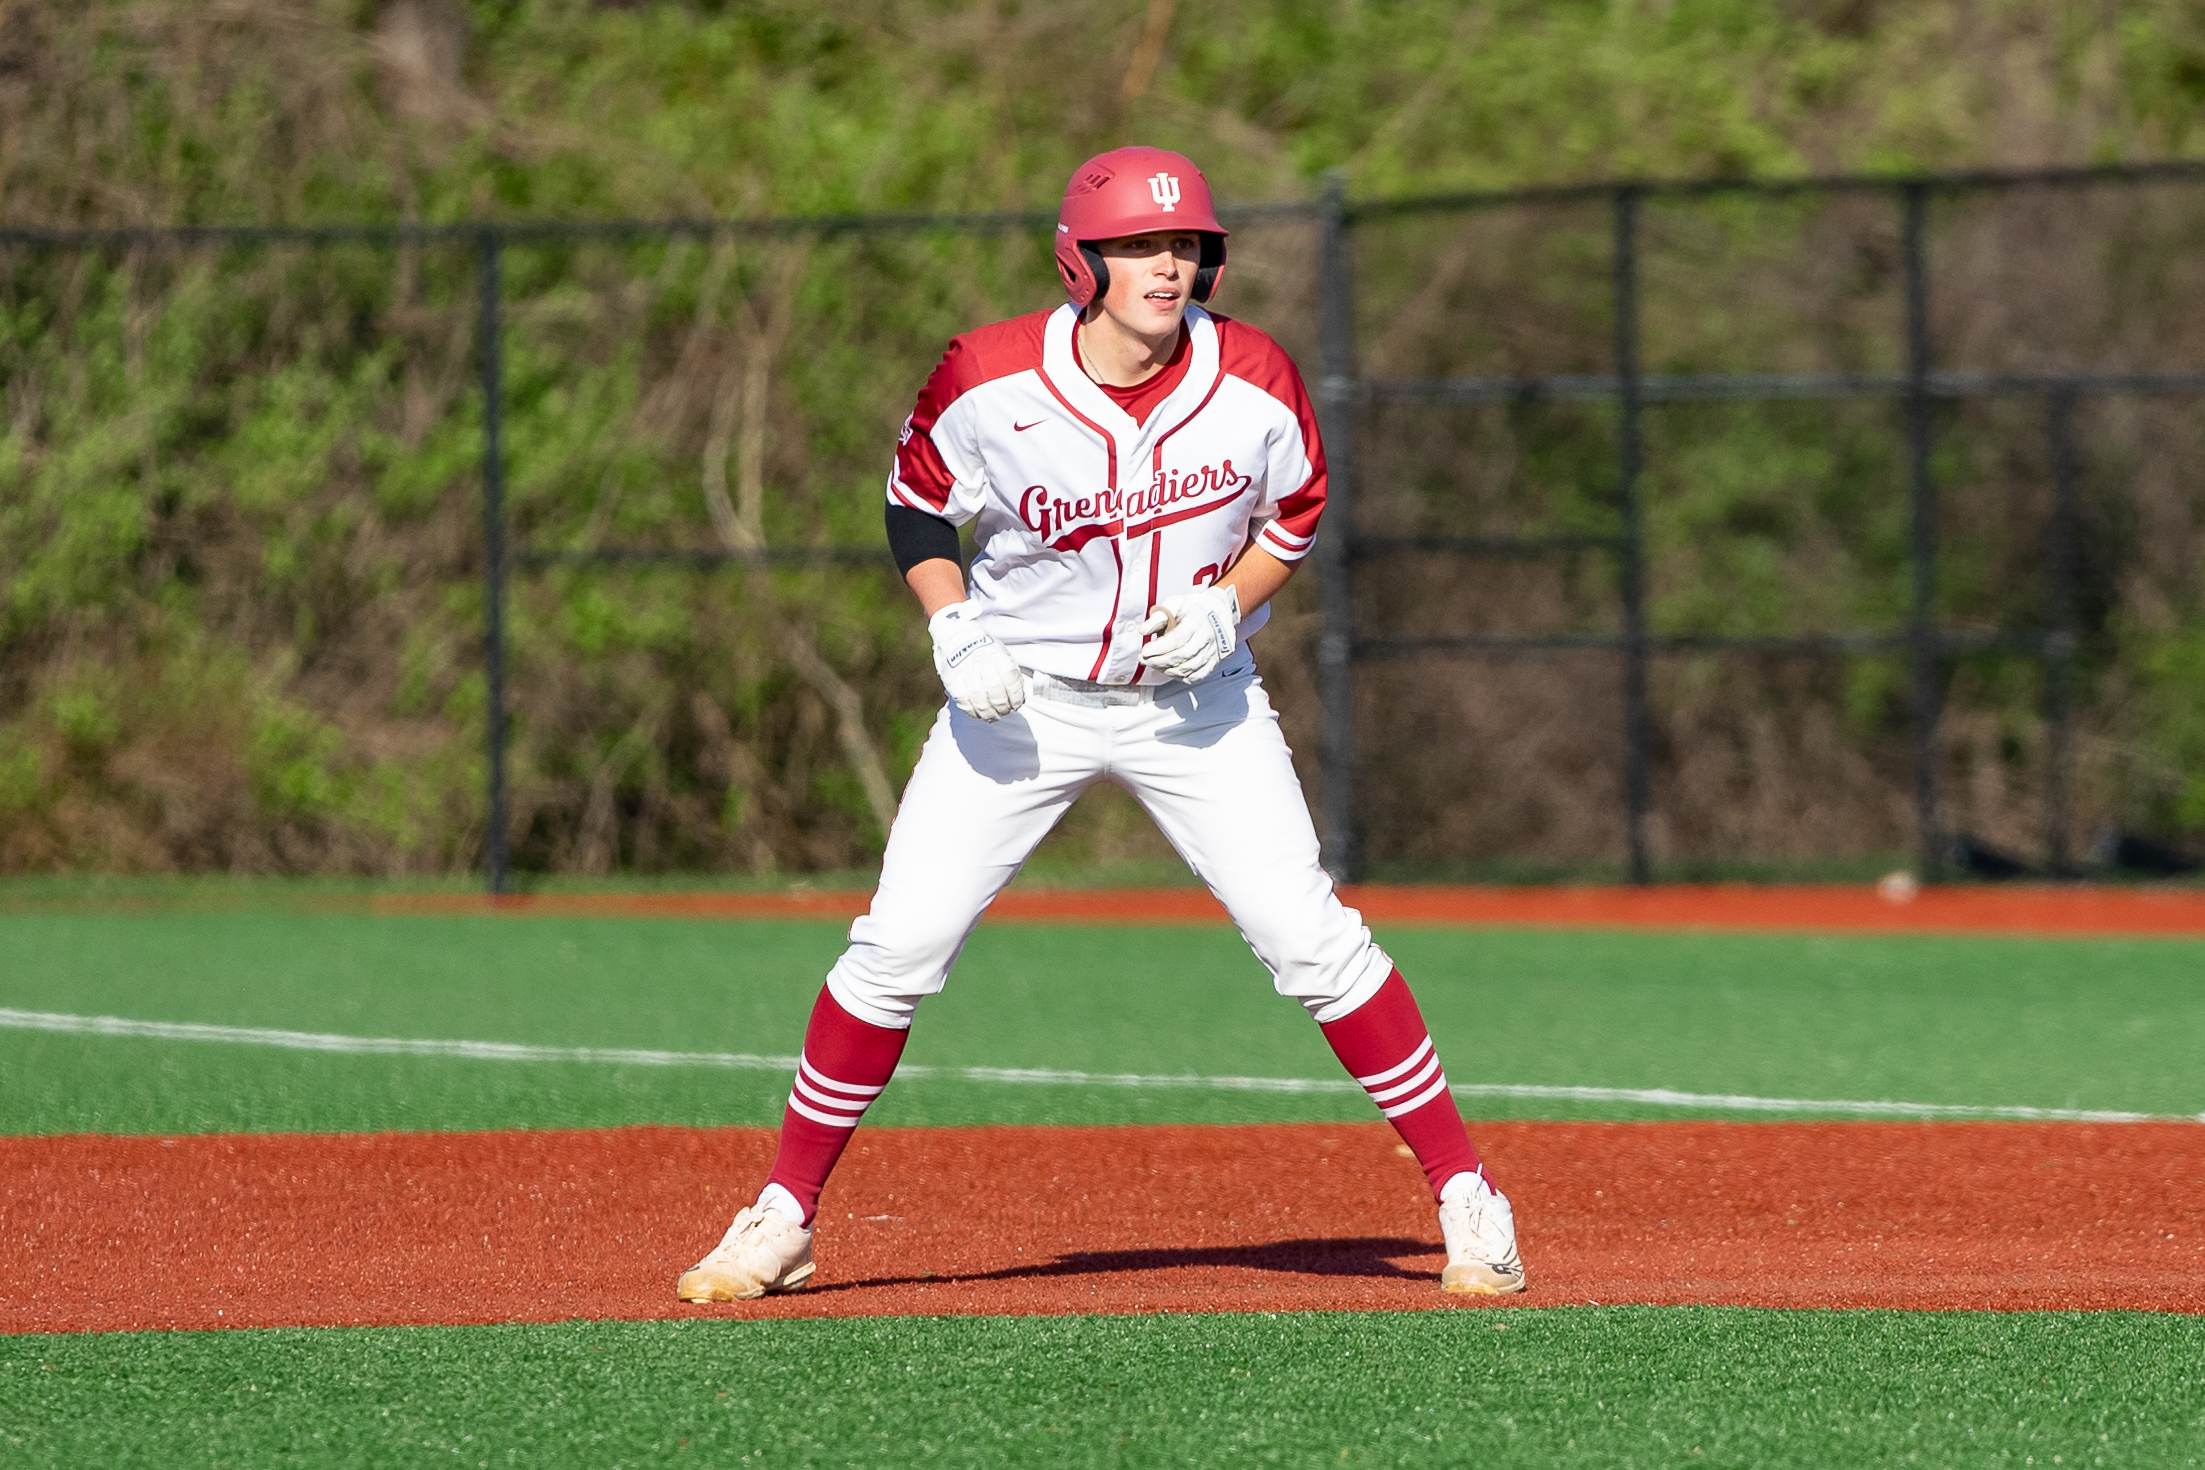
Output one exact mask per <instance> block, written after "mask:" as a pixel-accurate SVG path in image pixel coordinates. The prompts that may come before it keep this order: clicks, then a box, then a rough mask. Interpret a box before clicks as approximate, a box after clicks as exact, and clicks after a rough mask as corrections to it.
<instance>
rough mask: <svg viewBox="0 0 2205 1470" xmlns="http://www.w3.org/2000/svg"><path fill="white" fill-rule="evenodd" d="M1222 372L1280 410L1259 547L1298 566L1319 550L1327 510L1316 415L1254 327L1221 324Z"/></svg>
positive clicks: (1294, 374)
mask: <svg viewBox="0 0 2205 1470" xmlns="http://www.w3.org/2000/svg"><path fill="white" fill-rule="evenodd" d="M1217 325H1218V367H1219V369H1220V370H1221V371H1224V372H1227V373H1230V374H1232V375H1233V376H1234V377H1236V378H1239V379H1241V380H1242V381H1243V382H1246V383H1248V384H1249V385H1250V386H1251V387H1254V388H1257V389H1259V390H1261V391H1262V392H1263V393H1264V394H1265V395H1266V396H1267V397H1269V398H1270V399H1271V400H1272V401H1273V402H1275V403H1276V404H1277V405H1278V406H1279V425H1278V430H1277V432H1276V433H1275V434H1274V435H1273V436H1272V440H1271V458H1270V464H1269V465H1268V469H1269V472H1270V473H1269V475H1268V477H1267V483H1266V485H1265V489H1264V496H1263V503H1262V504H1261V505H1259V506H1258V507H1257V509H1256V516H1257V519H1258V520H1260V521H1262V522H1263V527H1262V529H1261V530H1260V531H1258V532H1257V533H1256V541H1257V544H1258V545H1260V546H1262V547H1263V549H1264V550H1266V551H1268V552H1270V553H1271V554H1272V555H1273V556H1276V557H1277V558H1278V559H1279V560H1281V561H1300V560H1301V559H1302V558H1303V557H1304V556H1307V555H1308V554H1309V548H1310V547H1311V546H1313V545H1315V544H1316V540H1317V522H1318V520H1319V518H1321V517H1322V516H1323V515H1324V510H1325V449H1324V441H1323V440H1322V439H1321V438H1320V437H1319V436H1318V433H1317V411H1316V409H1315V408H1314V407H1312V406H1311V404H1310V402H1309V390H1308V389H1307V388H1305V387H1303V386H1302V375H1301V372H1300V370H1299V369H1297V368H1296V367H1295V366H1294V359H1292V358H1291V357H1288V356H1287V355H1286V349H1285V348H1283V347H1281V346H1279V344H1278V343H1276V342H1274V341H1272V340H1271V338H1270V337H1269V336H1268V335H1267V334H1265V333H1263V332H1260V331H1257V330H1256V329H1255V328H1254V327H1250V326H1246V325H1244V324H1242V323H1240V322H1236V321H1232V320H1230V319H1229V318H1222V317H1221V318H1219V319H1218V323H1217Z"/></svg>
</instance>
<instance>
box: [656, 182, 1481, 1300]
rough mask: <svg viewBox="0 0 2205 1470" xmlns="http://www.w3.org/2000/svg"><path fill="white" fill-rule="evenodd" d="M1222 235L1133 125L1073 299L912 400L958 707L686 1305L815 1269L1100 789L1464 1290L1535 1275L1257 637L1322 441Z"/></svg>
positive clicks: (997, 334) (932, 594) (1315, 512)
mask: <svg viewBox="0 0 2205 1470" xmlns="http://www.w3.org/2000/svg"><path fill="white" fill-rule="evenodd" d="M1225 238H1226V231H1225V230H1224V229H1223V228H1222V227H1221V226H1220V225H1219V224H1218V222H1217V218H1216V215H1215V213H1214V211H1213V207H1212V205H1211V201H1210V189H1209V185H1208V183H1207V182H1206V181H1205V180H1204V179H1203V177H1202V173H1201V171H1200V170H1199V169H1197V168H1196V167H1195V166H1194V165H1193V164H1192V163H1190V162H1189V161H1188V160H1187V159H1185V158H1184V157H1182V156H1180V155H1179V154H1177V153H1170V152H1166V151H1164V150H1162V149H1158V148H1120V149H1118V150H1116V151H1114V152H1110V153H1105V154H1102V155H1101V156H1099V157H1097V158H1093V159H1090V160H1089V161H1088V162H1086V163H1084V164H1081V165H1080V167H1079V168H1078V170H1077V171H1075V172H1074V173H1073V175H1072V179H1071V182H1070V184H1069V185H1068V186H1067V187H1066V189H1065V191H1064V204H1063V208H1062V211H1061V213H1060V215H1059V217H1058V224H1057V236H1056V257H1057V264H1058V266H1059V268H1060V270H1061V271H1062V274H1063V277H1064V286H1065V291H1066V294H1067V295H1068V296H1070V298H1071V300H1070V303H1069V304H1067V305H1064V306H1060V307H1058V308H1056V309H1055V310H1054V311H1043V312H1036V313H1034V314H1033V315H1030V316H1022V317H1018V318H1015V319H1013V320H1011V321H1007V322H999V323H997V324H995V325H994V326H989V327H982V328H980V329H979V330H977V331H973V332H968V333H966V334H965V335H963V336H961V337H959V338H957V339H956V340H955V341H953V342H951V343H950V345H949V351H948V352H947V353H946V354H945V355H944V357H943V358H942V362H941V365H940V366H939V367H937V368H936V369H935V370H934V374H933V376H932V377H931V378H929V379H928V380H927V384H926V387H925V389H924V390H923V391H922V392H921V393H920V394H919V402H918V407H917V408H916V409H915V410H914V411H913V412H912V414H911V417H910V418H909V419H908V420H906V421H905V423H904V427H903V433H902V436H901V438H900V441H899V443H898V445H897V449H896V458H895V465H894V468H893V469H891V470H890V472H889V476H888V509H887V519H888V539H889V544H890V546H891V548H892V549H893V550H894V552H895V556H896V561H897V565H898V566H899V567H900V568H901V569H902V570H903V574H904V579H905V581H906V582H908V583H909V584H910V587H911V590H912V591H913V592H914V593H915V594H916V595H917V596H918V599H919V604H920V606H921V607H922V608H923V609H924V610H925V612H926V615H927V626H928V630H929V631H930V632H931V633H932V634H933V639H934V665H935V668H936V669H937V670H938V671H939V672H940V674H941V677H942V684H943V687H944V689H945V690H946V691H947V692H948V695H949V700H948V703H947V704H946V705H945V706H944V707H943V709H942V712H941V714H940V715H939V716H938V717H936V719H935V722H934V728H933V732H932V734H931V735H930V736H929V737H928V739H927V743H926V748H925V750H924V751H923V752H922V753H921V754H920V757H919V763H918V767H917V769H915V770H914V771H913V772H912V774H911V782H910V784H909V785H908V786H907V787H905V789H904V794H903V805H902V807H901V809H900V810H899V811H898V812H897V815H896V821H895V826H894V829H893V830H892V831H891V832H890V833H889V837H888V849H887V852H886V854H885V856H884V857H883V860H882V864H881V878H880V887H879V889H878V891H877V892H875V894H874V895H873V903H872V907H871V910H870V911H869V912H868V913H867V914H866V915H865V916H864V917H863V918H861V919H859V920H857V922H856V923H854V924H852V925H851V927H850V947H849V948H848V950H846V951H845V952H844V953H843V955H842V958H841V959H840V960H839V961H838V962H837V963H836V964H835V966H834V968H833V970H832V971H831V972H830V973H829V974H828V976H827V983H826V985H825V987H824V988H823V989H822V990H821V992H820V995H819V999H818V1001H817V1003H816V1004H815V1005H814V1007H813V1010H812V1015H811V1022H810V1025H809V1026H808V1027H807V1029H806V1030H805V1033H804V1049H803V1054H802V1056H801V1058H800V1059H799V1061H798V1063H797V1071H796V1078H795V1083H794V1086H793V1088H792V1090H791V1091H790V1094H789V1099H788V1108H787V1112H786V1114H785V1116H784V1118H783V1121H782V1126H781V1141H780V1148H779V1152H778V1154H777V1156H776V1157H775V1159H774V1163H773V1169H772V1172H771V1173H770V1175H769V1176H768V1178H767V1182H766V1185H765V1188H764V1190H763V1192H761V1193H760V1194H759V1196H758V1201H757V1203H756V1204H755V1205H754V1206H752V1207H750V1208H747V1209H745V1210H743V1211H741V1212H740V1213H739V1214H737V1215H736V1217H735V1223H734V1224H733V1225H732V1226H731V1227H730V1228H729V1229H728V1231H727V1234H726V1236H725V1237H724V1238H723V1239H722V1240H721V1241H720V1243H719V1244H718V1245H717V1246H715V1247H713V1249H712V1251H711V1252H710V1253H709V1254H708V1255H706V1256H705V1258H704V1259H703V1260H702V1261H700V1262H698V1263H697V1265H696V1266H695V1267H693V1268H692V1269H690V1270H689V1271H687V1272H684V1273H683V1275H682V1277H681V1280H680V1282H679V1284H678V1290H679V1292H680V1295H681V1298H682V1299H683V1300H684V1301H732V1300H743V1299H747V1298H751V1297H756V1296H759V1295H761V1294H763V1293H766V1292H781V1291H794V1290H796V1289H797V1288H799V1287H801V1286H803V1284H804V1283H805V1282H806V1281H807V1280H809V1279H810V1277H811V1274H812V1224H813V1216H814V1213H815V1211H816V1209H817V1207H818V1202H819V1193H820V1190H821V1188H822V1187H823V1186H824V1185H825V1184H826V1182H827V1175H828V1173H829V1171H831V1170H832V1169H833V1168H834V1165H835V1161H836V1160H837V1159H838V1158H839V1157H840V1156H841V1154H842V1150H843V1148H844V1146H845V1145H846V1144H847V1143H848V1142H849V1139H850V1135H851V1132H852V1130H853V1129H855V1128H856V1126H857V1123H858V1120H859V1119H860V1118H861V1117H863V1116H864V1113H865V1110H866V1108H867V1106H868V1105H870V1104H871V1102H872V1101H873V1099H874V1098H876V1097H878V1096H879V1095H880V1093H881V1091H882V1089H883V1088H885V1087H886V1086H887V1085H888V1079H889V1077H890V1075H891V1074H893V1073H894V1071H895V1069H896V1060H897V1058H898V1057H899V1056H900V1055H901V1054H902V1052H903V1046H904V1039H905V1037H906V1036H907V1035H908V1034H909V1028H910V1026H911V1018H912V1014H913V1012H914V1011H915V1010H916V1008H917V1006H918V1004H919V1002H920V1000H922V999H923V998H925V997H926V996H929V995H933V994H935V993H936V992H938V991H940V990H941V989H942V987H943V984H944V982H945V981H946V980H947V979H948V976H949V972H950V967H951V966H952V965H953V964H954V963H955V961H956V958H957V953H958V951H959V950H960V949H961V948H962V947H963V945H964V943H965V940H966V938H967V936H969V935H970V934H971V932H972V929H973V926H974V925H975V924H976V923H977V922H978V921H979V918H980V915H981V912H982V911H983V910H985V909H986V908H987V906H988V905H989V904H990V903H991V902H992V901H993V900H994V898H995V896H996V894H998V893H999V892H1001V891H1002V889H1003V887H1004V885H1005V884H1007V883H1009V882H1010V880H1011V877H1012V875H1013V874H1015V873H1017V871H1018V869H1019V866H1020V865H1021V864H1022V863H1024V862H1025V860H1026V858H1027V856H1028V855H1029V854H1030V853H1032V851H1033V850H1034V847H1035V844H1037V843H1038V842H1040V840H1041V838H1042V837H1043V835H1045V834H1046V833H1047V832H1048V831H1049V829H1050V828H1051V827H1052V826H1054V825H1055V824H1056V822H1057V819H1058V818H1060V817H1061V816H1063V815H1064V812H1065V810H1066V808H1068V807H1070V806H1071V804H1072V803H1073V801H1074V800H1075V799H1076V798H1077V797H1078V796H1079V794H1080V793H1081V792H1083V791H1085V790H1086V789H1087V788H1088V787H1090V786H1092V785H1094V784H1095V783H1096V782H1097V781H1114V782H1116V783H1117V784H1118V785H1120V786H1122V787H1124V788H1125V789H1126V790H1127V791H1129V792H1131V793H1132V794H1133V796H1134V798H1135V799H1136V800H1138V801H1139V802H1140V803H1141V805H1142V806H1143V807H1144V808H1145V809H1146V810H1147V811H1148V813H1149V815H1150V816H1151V817H1152V818H1154V819H1155V821H1156V823H1157V825H1158V826H1159V827H1161V828H1162V829H1163V832H1164V835H1165V836H1166V837H1168V838H1169V839H1170V841H1171V843H1172V846H1173V847H1174V848H1176V849H1177V850H1178V852H1179V854H1180V855H1181V856H1182V857H1184V858H1185V859H1186V860H1187V862H1188V863H1189V864H1190V865H1191V866H1192V867H1193V868H1194V870H1195V872H1196V873H1198V874H1199V875H1200V876H1201V878H1202V880H1203V881H1204V882H1205V883H1207V884H1208V885H1209V887H1210V890H1211V892H1213V893H1215V894H1216V895H1217V897H1218V899H1219V900H1220V901H1221V902H1222V903H1223V904H1224V905H1225V908H1226V910H1227V911H1228V912H1229V913H1230V914H1231V915H1232V918H1233V922H1234V923H1235V924H1236V925H1237V926H1238V927H1239V929H1240V932H1241V935H1242V937H1243V938H1245V939H1246V940H1247V942H1248V945H1249V947H1250V948H1251V949H1253V950H1254V951H1255V953H1256V957H1257V958H1258V959H1260V960H1261V961H1262V962H1263V964H1264V966H1265V967H1266V968H1267V969H1269V970H1270V972H1271V976H1272V979H1273V981H1274V983H1275V984H1276V986H1277V988H1278V991H1279V993H1280V994H1281V995H1287V996H1291V997H1293V998H1294V999H1295V1000H1298V1001H1300V1002H1301V1003H1302V1004H1303V1005H1304V1006H1306V1007H1307V1008H1308V1010H1309V1013H1310V1015H1311V1016H1313V1017H1314V1018H1315V1019H1316V1021H1317V1024H1318V1025H1319V1026H1320V1027H1322V1028H1323V1031H1324V1036H1325V1039H1326V1040H1327V1041H1328V1042H1330V1043H1331V1044H1332V1049H1333V1051H1334V1052H1335V1053H1336V1054H1337V1055H1338V1056H1339V1058H1340V1061H1341V1062H1342V1063H1343V1064H1344V1065H1345V1066H1346V1068H1347V1070H1348V1072H1349V1073H1350V1074H1351V1075H1352V1076H1353V1077H1354V1078H1355V1080H1356V1081H1358V1082H1360V1083H1361V1084H1362V1085H1363V1087H1364V1088H1365V1089H1366V1090H1368V1092H1369V1093H1370V1097H1371V1100H1372V1101H1373V1102H1374V1103H1376V1104H1377V1105H1378V1108H1379V1110H1380V1112H1381V1113H1383V1114H1384V1115H1385V1117H1386V1118H1387V1119H1388V1120H1389V1121H1391V1122H1392V1124H1393V1126H1394V1127H1395V1129H1397V1130H1398V1131H1399V1133H1400V1135H1401V1137H1402V1139H1403V1141H1404V1142H1406V1143H1407V1144H1408V1146H1409V1148H1410V1149H1411V1150H1412V1151H1413V1152H1414V1153H1415V1155H1416V1157H1417V1161H1418V1162H1419V1163H1420V1164H1421V1165H1422V1166H1423V1168H1424V1172H1425V1175H1426V1177H1427V1178H1428V1179H1429V1180H1430V1182H1431V1187H1432V1193H1433V1195H1434V1197H1435V1198H1436V1199H1437V1200H1438V1202H1439V1223H1440V1230H1441V1233H1442V1234H1443V1235H1444V1236H1445V1238H1446V1242H1447V1266H1446V1269H1445V1271H1444V1273H1443V1274H1442V1276H1441V1278H1440V1284H1441V1286H1442V1287H1443V1288H1444V1289H1445V1290H1447V1291H1452V1292H1468V1293H1477V1294H1500V1293H1507V1292H1516V1291H1521V1290H1523V1287H1524V1272H1523V1266H1522V1263H1521V1262H1520V1261H1519V1259H1518V1257H1517V1251H1516V1231H1515V1224H1514V1221H1513V1218H1512V1216H1511V1213H1510V1210H1509V1204H1508V1200H1507V1199H1506V1198H1505V1197H1504V1196H1502V1195H1501V1194H1500V1193H1499V1192H1497V1191H1496V1190H1495V1189H1494V1188H1493V1187H1492V1186H1491V1185H1490V1184H1489V1183H1488V1182H1487V1181H1486V1177H1485V1172H1484V1169H1483V1167H1482V1166H1481V1164H1480V1163H1479V1160H1478V1155H1477V1151H1476V1150H1475V1149H1474V1148H1473V1147H1472V1146H1471V1143H1470V1137H1469V1134H1468V1133H1467V1131H1466V1130H1465V1129H1464V1127H1463V1123H1462V1117H1461V1115H1460V1114H1459V1113H1458V1112H1457V1111H1456V1109H1455V1103H1454V1099H1453V1097H1452V1096H1451V1095H1450V1094H1449V1092H1448V1090H1447V1078H1446V1074H1445V1073H1443V1072H1442V1071H1441V1070H1440V1063H1439V1057H1438V1055H1437V1053H1435V1052H1434V1050H1433V1048H1432V1039H1431V1037H1430V1035H1429V1034H1427V1032H1426V1030H1425V1027H1424V1019H1423V1017H1422V1015H1421V1014H1420V1013H1419V1012H1418V1010H1417V1004H1416V1001H1415V999H1414V997H1413V996H1411V995H1410V993H1409V987H1408V985H1407V983H1406V982H1404V981H1403V980H1402V978H1401V974H1400V972H1399V971H1398V970H1396V969H1395V968H1394V965H1393V961H1392V960H1390V959H1388V958H1387V956H1386V954H1385V951H1383V950H1381V949H1380V948H1379V947H1378V945H1377V944H1376V943H1374V942H1373V941H1372V939H1371V935H1370V931H1369V930H1368V929H1366V928H1365V927H1364V926H1363V923H1362V917H1361V915H1359V914H1357V913H1356V912H1355V911H1354V910H1352V909H1349V908H1346V907H1343V906H1342V904H1341V903H1340V900H1339V898H1338V896H1337V895H1336V894H1335V893H1334V892H1333V887H1332V881H1331V879H1330V878H1328V877H1327V876H1326V875H1325V873H1324V870H1323V869H1322V868H1320V867H1319V866H1318V862H1317V836H1316V831H1315V829H1314V828H1313V827H1312V826H1311V824H1310V820H1309V811H1308V808H1307V806H1306V804H1305V803H1304V802H1303V799H1302V792H1301V786H1300V783H1299V782H1298V781H1297V780H1296V779H1295V776H1294V767H1293V763H1292V760H1291V758H1290V757H1289V754H1288V751H1287V747H1286V742H1285V740H1284V738H1282V737H1281V735H1280V734H1279V728H1278V716H1277V715H1276V714H1274V713H1273V712H1272V709H1271V705H1270V701H1269V699H1268V697H1267V696H1266V694H1265V692H1264V688H1263V682H1262V680H1260V679H1259V678H1258V677H1257V675H1256V668H1255V662H1254V660H1253V659H1252V658H1251V656H1250V654H1249V651H1248V639H1249V638H1250V637H1251V636H1252V635H1253V634H1254V633H1255V632H1256V631H1257V630H1258V629H1260V628H1261V627H1262V626H1263V624H1264V621H1265V619H1266V617H1267V616H1268V615H1269V612H1270V608H1269V603H1270V600H1271V597H1272V595H1273V594H1274V593H1276V592H1277V591H1278V590H1279V588H1280V587H1282V586H1284V585H1285V583H1286V580H1287V578H1288V577H1290V576H1292V575H1293V572H1294V568H1295V567H1296V565H1298V564H1299V563H1300V561H1301V559H1302V558H1303V557H1304V556H1306V555H1307V554H1308V552H1309V548H1310V545H1311V544H1312V542H1313V540H1314V539H1315V537H1316V534H1317V520H1318V517H1319V515H1321V514H1322V512H1323V510H1324V500H1325V463H1324V451H1323V449H1322V448H1321V447H1320V445H1319V444H1318V441H1317V424H1316V418H1315V415H1314V414H1313V413H1312V412H1311V409H1310V404H1309V397H1308V394H1307V393H1306V392H1305V391H1304V390H1303V387H1302V381H1301V376H1300V374H1298V373H1297V372H1296V371H1295V369H1294V364H1293V363H1292V362H1291V361H1290V360H1289V359H1288V358H1287V356H1286V354H1285V353H1284V352H1283V351H1281V350H1280V348H1279V347H1278V345H1277V344H1276V343H1274V342H1273V341H1272V340H1271V339H1270V338H1269V337H1267V336H1265V335H1264V334H1263V333H1261V332H1259V331H1257V330H1255V329H1254V328H1253V327H1249V326H1246V325H1243V324H1242V323H1240V322H1236V321H1232V320H1230V319H1229V318H1226V317H1222V316H1218V315H1215V314H1214V313H1211V312H1209V311H1206V310H1204V309H1203V306H1202V303H1204V302H1206V301H1208V300H1209V299H1210V296H1211V294H1212V293H1213V292H1215V291H1216V289H1217V283H1218V277H1219V275H1220V274H1221V273H1222V272H1223V270H1224V268H1225ZM968 523H969V524H972V525H973V527H974V534H975V539H976V542H977V551H976V553H975V555H974V558H973V562H972V573H971V581H970V585H969V587H968V585H967V582H966V577H965V574H964V572H963V570H962V569H961V567H960V565H959V561H958V543H957V527H959V526H961V525H965V524H968Z"/></svg>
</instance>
